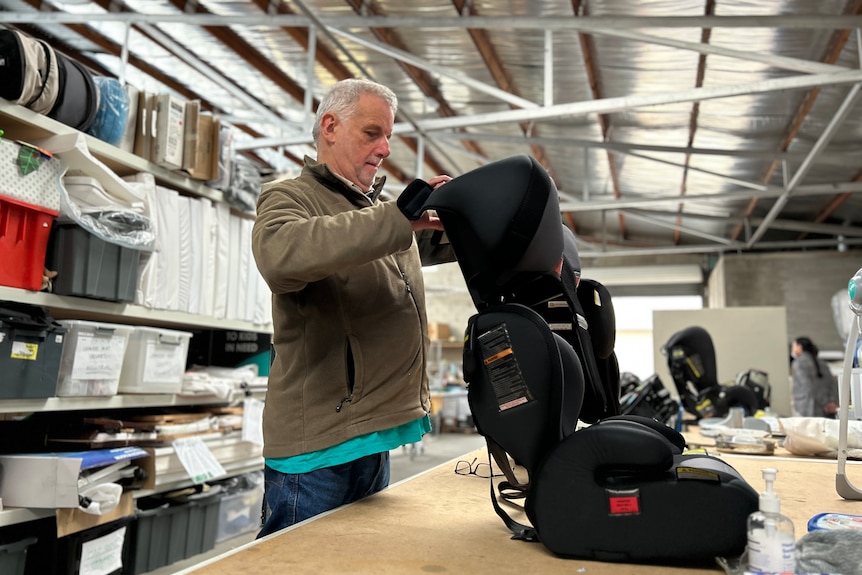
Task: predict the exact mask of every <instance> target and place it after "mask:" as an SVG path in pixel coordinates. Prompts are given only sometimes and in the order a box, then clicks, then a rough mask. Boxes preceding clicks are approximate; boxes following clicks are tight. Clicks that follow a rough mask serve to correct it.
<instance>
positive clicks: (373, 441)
mask: <svg viewBox="0 0 862 575" xmlns="http://www.w3.org/2000/svg"><path fill="white" fill-rule="evenodd" d="M429 431H431V418H430V417H429V416H428V415H427V414H426V415H425V416H423V417H420V418H419V419H414V420H413V421H409V422H407V423H405V424H404V425H399V426H398V427H393V428H390V429H384V430H382V431H373V432H371V433H368V434H365V435H360V436H359V437H354V438H353V439H348V440H347V441H345V442H343V443H339V444H338V445H333V446H332V447H327V448H325V449H321V450H320V451H312V452H311V453H301V454H299V455H294V456H293V457H276V458H267V459H266V465H267V467H270V468H272V469H275V470H276V471H280V472H282V473H308V472H309V471H314V470H315V469H322V468H324V467H332V466H333V465H341V464H342V463H347V462H348V461H353V460H355V459H359V458H360V457H365V456H366V455H372V454H374V453H382V452H384V451H389V450H390V449H395V448H396V447H400V446H402V445H406V444H408V443H416V442H417V441H421V439H422V436H423V435H425V434H426V433H428V432H429Z"/></svg>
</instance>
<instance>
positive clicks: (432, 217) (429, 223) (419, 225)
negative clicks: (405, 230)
mask: <svg viewBox="0 0 862 575" xmlns="http://www.w3.org/2000/svg"><path fill="white" fill-rule="evenodd" d="M451 181H452V178H451V177H450V176H446V175H439V176H434V177H433V178H431V179H430V180H428V185H429V186H431V187H432V188H434V189H435V190H436V189H437V188H439V187H440V186H442V185H443V184H445V183H446V182H451ZM410 224H411V225H412V226H413V231H414V232H418V231H420V230H441V231H442V230H443V223H442V222H441V221H440V218H438V217H437V213H436V212H434V211H433V210H429V211H426V212H423V213H422V215H421V216H419V219H417V220H411V221H410Z"/></svg>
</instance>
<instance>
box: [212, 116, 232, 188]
mask: <svg viewBox="0 0 862 575" xmlns="http://www.w3.org/2000/svg"><path fill="white" fill-rule="evenodd" d="M218 142H219V149H218V154H217V155H218V179H215V180H211V181H210V182H209V185H210V186H211V187H213V188H215V189H217V190H222V191H224V190H226V189H227V188H228V186H230V177H231V163H232V162H233V128H231V127H230V126H227V125H225V124H221V125H220V127H219V134H218Z"/></svg>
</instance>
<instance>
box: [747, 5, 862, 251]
mask: <svg viewBox="0 0 862 575" xmlns="http://www.w3.org/2000/svg"><path fill="white" fill-rule="evenodd" d="M845 14H846V15H859V14H862V0H855V2H854V3H853V5H852V6H850V7H848V9H847V11H846V12H845ZM850 33H851V30H849V29H847V30H836V31H835V32H834V33H833V35H832V41H831V42H830V47H829V49H827V51H826V54H825V56H824V57H823V59H822V60H821V61H822V62H823V63H825V64H834V63H835V62H837V61H838V58H839V56H840V55H841V52H842V50H843V49H844V46H845V45H846V44H847V42H848V40H849V39H850ZM819 95H820V88H819V87H815V88H812V89H810V90H808V92H806V94H805V97H804V98H803V100H802V102H801V103H800V105H799V108H798V109H797V110H796V113H795V114H794V115H793V117H792V118H791V120H790V123H789V124H788V126H787V131H786V132H785V136H784V139H783V140H782V143H781V147H780V148H779V150H780V151H781V152H786V151H787V150H788V148H789V147H790V144H791V143H793V140H795V139H796V136H797V135H798V134H799V131H800V130H801V129H802V123H803V122H804V121H805V118H806V117H807V116H808V114H809V113H810V112H811V108H812V107H813V106H814V102H815V100H817V96H819ZM780 166H781V162H780V161H779V160H774V161H772V162H771V163H770V164H769V166H768V167H767V169H766V173H765V174H764V176H763V178H762V180H761V181H762V182H764V183H768V182H769V181H771V180H772V176H773V175H774V174H775V171H776V170H777V169H778V168H779V167H780ZM854 181H857V180H854ZM785 183H786V182H785ZM758 202H759V200H758V198H752V199H751V200H750V201H749V202H748V205H747V206H746V208H745V210H744V212H743V217H745V218H747V217H750V216H751V215H752V214H753V213H754V209H755V208H756V207H757V204H758ZM841 203H843V202H830V204H829V205H830V206H833V205H834V207H833V208H832V211H834V210H835V209H836V208H837V207H838V206H840V205H841ZM828 209H829V208H828V207H827V210H828ZM832 211H829V212H828V213H826V214H825V215H824V218H823V219H825V218H826V217H828V216H829V214H831V213H832ZM821 221H822V220H821ZM744 229H745V228H744V226H743V225H742V224H740V225H737V226H736V228H735V229H734V230H733V232H732V233H731V238H732V239H734V240H736V239H738V238H739V236H740V235H741V234H742V232H743V231H744Z"/></svg>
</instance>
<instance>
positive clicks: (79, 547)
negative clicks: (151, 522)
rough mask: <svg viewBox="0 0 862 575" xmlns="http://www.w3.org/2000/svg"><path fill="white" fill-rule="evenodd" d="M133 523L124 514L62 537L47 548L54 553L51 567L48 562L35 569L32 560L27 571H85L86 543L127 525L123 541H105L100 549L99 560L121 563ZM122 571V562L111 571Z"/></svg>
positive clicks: (42, 574) (114, 574)
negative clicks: (82, 565) (84, 554)
mask: <svg viewBox="0 0 862 575" xmlns="http://www.w3.org/2000/svg"><path fill="white" fill-rule="evenodd" d="M130 523H131V518H129V517H124V518H122V519H118V520H116V521H112V522H110V523H106V524H104V525H99V526H98V527H92V528H90V529H87V530H84V531H80V532H78V533H73V534H71V535H66V536H65V537H60V538H58V539H57V540H56V541H55V542H54V544H53V552H52V551H49V550H47V549H46V550H45V552H47V553H50V554H51V555H52V556H51V558H50V559H49V560H48V561H49V562H50V563H53V565H52V566H51V568H50V569H49V568H47V566H45V565H42V566H41V567H39V568H36V569H32V568H31V567H34V566H33V565H31V563H30V562H29V561H28V563H27V575H35V574H37V573H38V574H39V575H46V574H48V573H53V574H55V575H78V574H79V573H80V572H81V561H82V558H83V546H84V544H85V543H89V542H91V541H94V540H96V539H99V538H102V537H107V536H109V535H112V534H115V535H119V533H118V532H119V530H121V529H125V531H124V532H123V540H122V541H116V540H115V541H112V543H113V544H114V545H113V546H110V545H104V546H103V547H102V548H101V549H100V551H99V553H100V554H101V557H100V558H99V561H102V562H106V563H116V564H120V563H121V562H122V558H123V549H124V548H125V541H126V540H128V538H129V533H128V531H129V524H130ZM109 541H110V540H109ZM50 547H51V546H50V545H49V549H50ZM35 552H36V548H34V553H35ZM122 572H123V569H122V566H120V567H117V568H116V569H114V570H112V571H109V572H108V575H120V574H121V573H122Z"/></svg>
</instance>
